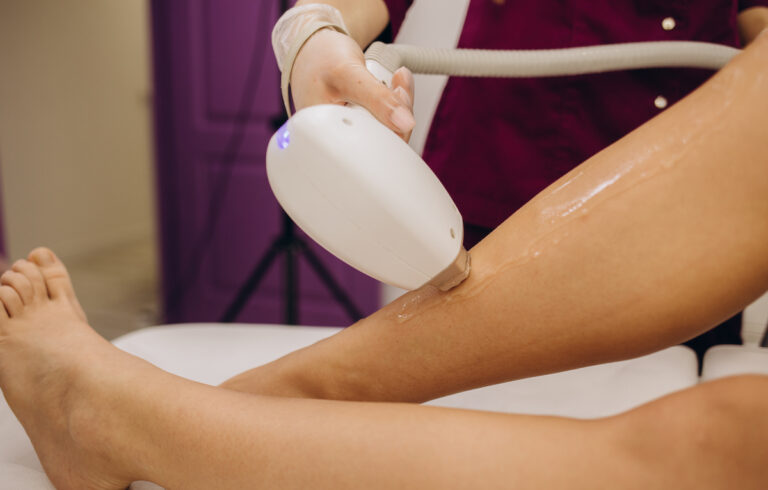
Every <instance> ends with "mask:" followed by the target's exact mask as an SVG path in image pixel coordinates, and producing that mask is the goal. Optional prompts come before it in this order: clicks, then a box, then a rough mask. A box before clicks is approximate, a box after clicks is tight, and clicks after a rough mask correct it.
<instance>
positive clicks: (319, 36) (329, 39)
mask: <svg viewBox="0 0 768 490" xmlns="http://www.w3.org/2000/svg"><path fill="white" fill-rule="evenodd" d="M291 90H292V92H293V101H294V104H295V105H296V109H297V110H298V109H301V108H302V107H307V106H311V105H316V104H345V103H352V104H357V105H361V106H363V107H365V108H366V109H368V110H369V111H370V112H371V114H373V115H374V116H375V117H376V118H377V119H378V120H379V121H381V122H382V123H383V124H385V125H386V126H388V127H389V128H390V129H392V130H393V131H395V132H396V133H398V134H399V135H401V136H402V137H403V139H405V140H406V141H408V139H409V138H410V135H411V131H412V130H413V127H414V125H415V124H416V122H415V120H414V119H413V95H414V84H413V75H412V74H411V72H410V70H408V69H407V68H400V69H399V70H397V71H396V72H395V74H394V76H393V78H392V89H391V90H390V89H389V88H387V87H386V86H385V85H384V84H383V83H381V82H380V81H378V80H377V79H376V78H375V77H374V76H373V75H371V73H370V72H369V71H368V69H367V68H366V67H365V59H364V56H363V52H362V50H361V49H360V46H358V44H357V43H356V42H355V41H354V40H353V39H352V38H351V37H349V36H346V35H344V34H342V33H340V32H336V31H332V30H330V29H323V30H321V31H318V32H317V33H315V34H314V35H313V36H312V37H310V38H309V40H308V41H307V42H306V44H304V47H303V48H301V51H299V54H298V56H297V57H296V62H295V64H294V65H293V72H292V74H291Z"/></svg>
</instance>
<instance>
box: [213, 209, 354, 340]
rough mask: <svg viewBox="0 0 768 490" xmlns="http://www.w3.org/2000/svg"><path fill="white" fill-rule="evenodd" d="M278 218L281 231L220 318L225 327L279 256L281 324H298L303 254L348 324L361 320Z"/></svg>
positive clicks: (293, 231)
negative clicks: (281, 263) (282, 263)
mask: <svg viewBox="0 0 768 490" xmlns="http://www.w3.org/2000/svg"><path fill="white" fill-rule="evenodd" d="M280 213H281V215H282V230H281V232H280V235H278V236H277V237H276V238H275V239H274V241H272V244H271V245H270V247H269V250H267V252H266V253H265V254H264V255H263V256H262V258H261V259H260V260H259V262H258V263H257V264H256V266H255V267H254V268H253V271H252V272H251V273H250V275H249V276H248V279H246V281H245V282H244V283H243V285H242V286H241V287H240V290H239V291H238V292H237V296H235V299H234V300H233V301H232V303H231V304H230V305H229V308H227V311H226V312H225V313H224V315H223V316H222V317H221V321H222V322H225V323H230V322H233V321H235V320H236V319H237V316H238V315H239V314H240V312H241V311H242V309H243V308H244V307H245V305H246V303H248V300H249V299H250V297H251V295H252V294H253V293H254V292H255V291H256V289H258V287H259V284H260V283H261V281H262V279H264V276H265V275H266V274H267V272H268V271H269V268H270V266H271V265H272V264H273V263H274V261H275V260H277V258H278V257H280V255H285V268H284V269H283V280H284V284H283V287H284V290H283V306H284V310H283V311H284V312H285V317H284V318H285V320H284V321H285V323H286V324H287V325H296V324H298V321H299V301H298V300H299V270H298V267H297V265H298V260H297V259H298V258H299V257H300V256H301V255H302V254H303V255H304V257H305V258H306V259H307V262H309V265H310V266H311V267H312V269H313V270H314V271H315V273H316V274H317V276H318V277H319V278H320V280H321V281H323V284H324V285H325V287H326V288H328V291H330V293H331V294H332V295H333V297H334V299H335V300H336V302H337V303H338V304H339V305H340V306H341V307H342V308H344V310H345V311H346V312H347V315H349V318H350V320H352V321H353V322H356V321H357V320H359V319H361V318H362V317H363V315H362V313H360V310H358V309H357V307H356V306H355V304H354V303H353V302H352V299H351V298H350V297H349V296H348V295H347V293H346V292H345V291H344V290H343V289H342V288H341V286H340V285H339V283H338V282H337V281H336V279H334V277H333V275H331V273H330V271H329V270H328V269H327V268H326V267H325V265H323V263H322V261H321V260H320V258H319V257H318V256H317V255H315V252H313V251H312V249H310V248H309V245H307V243H306V241H305V240H304V239H303V238H302V237H300V236H299V235H297V234H296V225H295V224H294V223H293V221H291V218H289V217H288V215H287V214H285V211H280Z"/></svg>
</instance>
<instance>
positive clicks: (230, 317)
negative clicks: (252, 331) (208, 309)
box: [221, 239, 283, 323]
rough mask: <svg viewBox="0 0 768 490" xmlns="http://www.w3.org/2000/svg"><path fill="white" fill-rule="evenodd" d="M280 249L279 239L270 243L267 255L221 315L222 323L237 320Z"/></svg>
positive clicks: (280, 242)
mask: <svg viewBox="0 0 768 490" xmlns="http://www.w3.org/2000/svg"><path fill="white" fill-rule="evenodd" d="M282 248H283V247H282V240H281V239H277V240H276V241H274V242H273V243H272V245H271V246H270V248H269V251H268V252H267V254H266V255H264V257H262V259H261V261H259V263H258V264H256V267H254V268H253V272H251V274H250V275H249V276H248V279H247V280H246V281H245V283H243V285H242V287H240V290H239V291H238V292H237V296H235V299H234V301H232V303H231V304H230V305H229V307H228V308H227V310H226V311H225V312H224V315H222V317H221V321H222V323H232V322H233V321H235V320H236V319H237V317H238V315H240V312H241V311H242V310H243V308H244V307H245V305H246V304H247V303H248V299H249V298H250V297H251V294H253V292H254V291H256V288H258V287H259V284H260V283H261V280H262V279H264V276H265V275H266V273H267V271H268V270H269V266H270V265H272V261H274V260H275V258H276V257H277V254H279V253H280V251H281V250H282Z"/></svg>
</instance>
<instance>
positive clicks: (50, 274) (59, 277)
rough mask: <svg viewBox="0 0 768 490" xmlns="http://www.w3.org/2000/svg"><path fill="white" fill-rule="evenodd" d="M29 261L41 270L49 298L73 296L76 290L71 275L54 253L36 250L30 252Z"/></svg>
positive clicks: (41, 249) (43, 248) (42, 248)
mask: <svg viewBox="0 0 768 490" xmlns="http://www.w3.org/2000/svg"><path fill="white" fill-rule="evenodd" d="M29 260H30V261H31V262H33V263H35V264H37V266H38V267H39V268H40V273H41V274H42V276H43V280H44V281H45V285H46V289H47V290H48V296H50V297H51V298H53V299H58V298H61V297H66V298H70V297H72V296H73V294H74V290H73V288H72V282H71V280H70V279H69V273H68V272H67V269H66V268H65V267H64V264H63V263H62V262H61V261H60V260H59V259H58V257H56V255H54V254H53V252H51V251H50V250H49V249H47V248H45V247H40V248H36V249H34V250H33V251H32V252H30V254H29Z"/></svg>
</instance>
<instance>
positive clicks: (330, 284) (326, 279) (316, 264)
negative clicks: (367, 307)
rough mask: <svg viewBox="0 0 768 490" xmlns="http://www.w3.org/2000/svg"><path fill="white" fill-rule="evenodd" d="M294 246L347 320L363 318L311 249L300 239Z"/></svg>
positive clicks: (354, 320)
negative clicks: (342, 310)
mask: <svg viewBox="0 0 768 490" xmlns="http://www.w3.org/2000/svg"><path fill="white" fill-rule="evenodd" d="M296 244H297V245H298V246H299V247H300V248H301V251H302V252H304V256H305V257H306V258H307V261H308V262H309V265H310V266H312V269H314V271H315V273H316V274H317V276H318V277H319V278H320V280H321V281H323V283H324V284H325V286H326V287H327V288H328V290H330V292H331V294H332V295H333V297H334V299H336V301H337V302H338V303H339V304H340V305H341V307H342V308H344V310H345V311H346V312H347V315H349V318H350V319H351V320H352V321H353V322H356V321H358V320H360V319H361V318H363V314H362V313H361V312H360V310H359V309H358V308H357V306H355V304H354V303H353V302H352V299H351V298H350V297H349V296H348V295H347V293H346V292H344V290H343V289H342V288H341V286H340V285H339V283H338V282H336V279H334V278H333V276H332V275H331V273H330V271H329V270H328V269H327V268H326V267H325V265H323V263H322V261H321V260H320V259H319V258H318V257H317V255H315V252H313V251H312V249H310V248H309V246H308V245H307V244H306V243H305V242H304V241H303V240H301V239H300V238H297V239H296Z"/></svg>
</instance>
